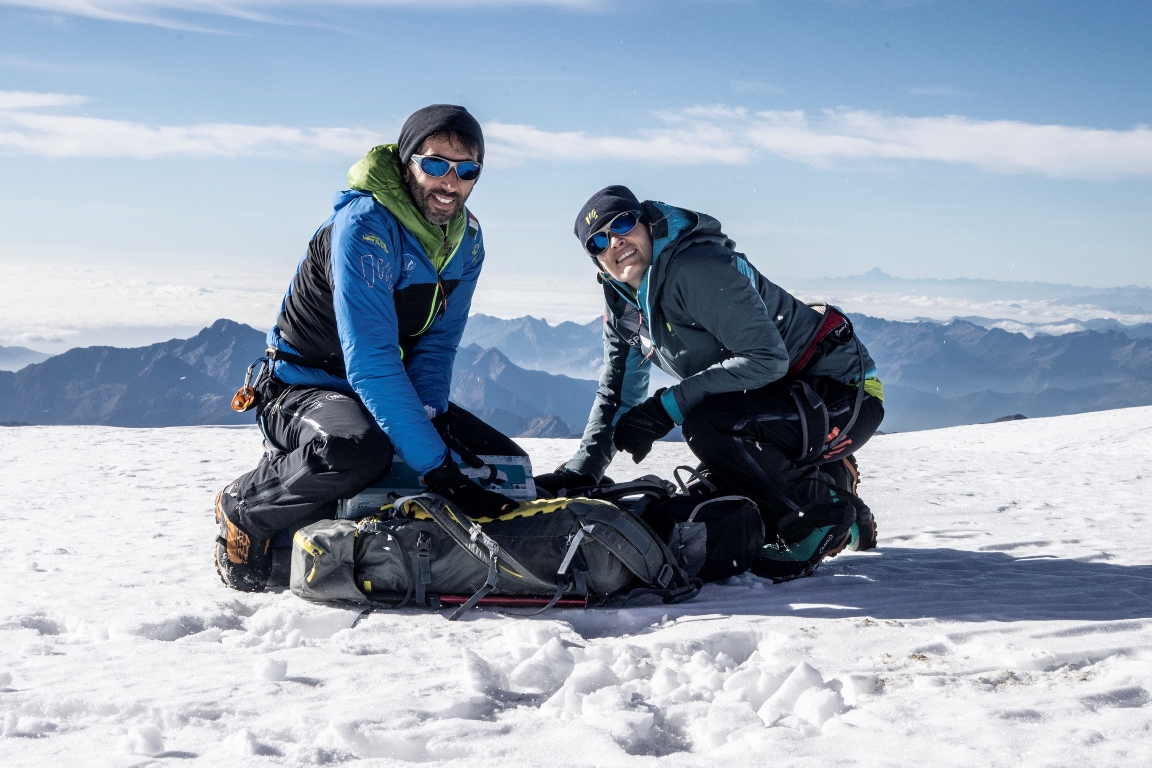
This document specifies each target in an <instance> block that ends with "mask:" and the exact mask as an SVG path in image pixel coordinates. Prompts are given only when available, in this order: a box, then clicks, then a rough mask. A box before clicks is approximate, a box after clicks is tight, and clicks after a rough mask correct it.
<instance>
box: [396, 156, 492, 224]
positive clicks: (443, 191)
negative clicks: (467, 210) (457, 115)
mask: <svg viewBox="0 0 1152 768" xmlns="http://www.w3.org/2000/svg"><path fill="white" fill-rule="evenodd" d="M416 154H418V155H436V156H437V157H442V158H444V159H445V160H479V159H480V158H479V156H478V155H477V153H476V152H470V151H468V150H467V149H465V148H464V146H463V145H462V144H460V143H459V142H457V141H454V140H453V139H452V138H451V137H448V136H434V137H432V138H429V139H428V140H427V141H425V142H424V144H423V145H422V146H421V147H420V151H419V152H417V153H416ZM401 174H402V175H403V178H404V183H405V184H406V185H407V186H408V194H410V195H411V196H412V201H413V202H415V203H416V207H417V208H418V209H419V210H420V213H422V214H424V218H426V219H427V220H428V221H430V222H432V223H433V224H437V225H439V226H444V225H445V224H447V223H448V222H450V221H452V217H453V216H455V215H456V213H457V211H459V210H460V209H461V208H463V207H464V201H465V200H467V199H468V195H470V194H471V193H472V187H473V186H474V185H475V184H476V181H477V180H476V179H473V180H472V181H460V179H459V178H457V176H456V170H455V169H452V170H450V171H448V173H446V174H445V175H443V176H440V177H436V176H429V175H428V174H426V173H424V171H422V170H420V166H419V164H418V163H416V162H415V161H411V162H409V163H408V165H406V166H404V168H402V169H401Z"/></svg>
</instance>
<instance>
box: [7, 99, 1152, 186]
mask: <svg viewBox="0 0 1152 768" xmlns="http://www.w3.org/2000/svg"><path fill="white" fill-rule="evenodd" d="M86 101H87V99H85V98H84V97H83V96H73V95H66V94H56V93H27V92H21V91H0V154H9V155H11V154H24V155H41V156H47V157H126V158H138V159H150V158H156V157H164V156H192V157H212V156H216V157H239V156H249V157H253V156H254V157H262V156H263V157H272V156H285V155H299V154H312V155H318V154H339V155H348V156H357V155H360V154H361V153H363V152H364V151H365V150H366V149H367V148H369V147H371V146H374V145H376V144H379V143H381V142H384V141H391V140H394V139H395V137H394V136H392V135H388V136H385V135H383V134H381V133H377V132H375V131H371V130H365V129H356V128H296V127H291V126H282V125H242V124H237V123H201V124H197V125H191V126H165V125H159V126H156V125H146V124H143V123H136V122H128V121H123V120H112V119H107V118H100V117H89V116H85V115H73V114H67V113H66V111H61V110H56V109H53V108H58V107H69V106H75V105H77V104H82V103H85V102H86ZM655 121H656V123H657V125H656V126H655V127H651V128H646V129H642V130H639V131H636V132H635V133H634V134H632V135H593V134H589V133H586V132H583V131H547V130H543V129H541V128H537V127H535V126H532V125H525V124H520V123H505V122H500V121H493V122H489V123H487V124H485V126H484V130H485V137H486V139H487V142H488V145H489V159H490V160H491V161H492V162H493V163H495V164H497V165H509V164H515V163H517V162H519V161H521V160H523V159H527V158H534V159H545V160H554V161H559V162H577V163H583V162H602V161H606V160H608V161H620V162H645V163H657V164H663V165H693V164H704V163H722V164H726V165H748V164H750V163H753V162H755V161H756V160H757V159H758V158H762V157H766V156H777V157H783V158H786V159H789V160H795V161H798V162H805V163H810V164H813V165H818V166H832V165H834V164H837V163H840V164H843V163H846V162H876V161H887V162H900V161H903V162H908V161H927V162H939V163H948V164H956V165H969V166H975V167H977V168H980V169H982V170H985V171H990V172H994V173H1014V174H1038V175H1043V176H1051V177H1066V178H1085V179H1115V178H1124V177H1150V176H1152V130H1150V129H1149V128H1148V127H1146V126H1139V127H1136V128H1132V129H1129V130H1107V129H1100V128H1084V127H1077V126H1066V125H1038V124H1034V123H1025V122H1019V121H1014V120H971V119H969V118H966V117H960V116H956V115H947V116H943V117H902V116H893V115H885V114H883V113H880V112H868V111H864V110H847V109H840V110H824V111H823V112H820V113H817V114H809V113H805V112H803V111H793V112H786V111H764V112H751V111H748V110H745V109H740V108H733V107H727V106H710V107H692V108H689V109H683V110H680V111H676V112H664V113H658V114H657V115H655Z"/></svg>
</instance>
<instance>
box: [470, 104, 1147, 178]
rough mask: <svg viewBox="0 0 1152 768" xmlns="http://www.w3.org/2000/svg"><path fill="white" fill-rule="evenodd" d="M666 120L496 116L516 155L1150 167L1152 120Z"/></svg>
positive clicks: (1035, 170)
mask: <svg viewBox="0 0 1152 768" xmlns="http://www.w3.org/2000/svg"><path fill="white" fill-rule="evenodd" d="M658 119H659V120H660V121H661V122H662V123H663V125H662V126H661V127H658V128H651V129H647V130H644V131H641V132H639V133H638V134H637V135H636V136H631V137H609V136H589V135H587V134H585V133H578V132H566V133H552V132H545V131H541V130H539V129H536V128H533V127H532V126H527V125H512V124H506V123H498V122H497V123H490V124H488V125H487V126H485V130H486V131H487V135H489V136H490V137H491V140H492V141H493V143H495V144H497V145H498V146H501V147H503V148H504V149H505V150H506V151H507V152H508V155H509V157H510V158H517V157H520V158H525V157H535V158H544V157H553V158H556V159H562V160H577V159H584V160H589V159H615V160H646V161H652V162H658V163H666V164H684V163H717V162H718V163H727V164H733V165H742V164H746V163H749V162H751V161H753V160H754V159H755V158H756V157H758V156H763V155H776V156H779V157H783V158H786V159H790V160H796V161H800V162H805V163H811V164H814V165H822V166H828V165H831V164H833V163H836V162H844V161H934V162H941V163H952V164H963V165H972V166H976V167H978V168H981V169H983V170H986V171H991V172H994V173H1022V174H1039V175H1043V176H1053V177H1068V178H1091V179H1112V178H1121V177H1148V176H1152V130H1149V129H1148V128H1147V127H1146V126H1140V127H1136V128H1133V129H1131V130H1126V131H1117V130H1103V129H1097V128H1082V127H1076V126H1065V125H1037V124H1034V123H1024V122H1019V121H1015V120H971V119H969V118H966V117H960V116H956V115H947V116H944V117H901V116H893V115H885V114H882V113H879V112H868V111H864V110H847V109H839V110H824V111H823V112H820V113H818V114H814V115H810V114H808V113H805V112H802V111H792V112H787V111H764V112H750V111H748V110H744V109H739V108H732V107H725V106H715V107H694V108H690V109H685V110H681V111H679V112H675V113H664V114H661V115H658Z"/></svg>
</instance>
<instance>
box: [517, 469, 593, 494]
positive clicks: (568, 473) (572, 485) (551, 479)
mask: <svg viewBox="0 0 1152 768" xmlns="http://www.w3.org/2000/svg"><path fill="white" fill-rule="evenodd" d="M532 482H534V483H535V484H536V496H537V497H538V498H541V499H554V498H556V497H558V496H563V495H565V494H566V493H567V492H568V491H571V490H574V489H576V488H587V487H589V486H591V485H596V478H594V477H592V476H591V475H586V474H584V473H583V472H577V471H575V470H572V469H565V468H564V467H563V466H561V467H559V468H558V469H557V470H556V471H555V472H549V473H548V474H546V475H536V476H535V477H533V478H532Z"/></svg>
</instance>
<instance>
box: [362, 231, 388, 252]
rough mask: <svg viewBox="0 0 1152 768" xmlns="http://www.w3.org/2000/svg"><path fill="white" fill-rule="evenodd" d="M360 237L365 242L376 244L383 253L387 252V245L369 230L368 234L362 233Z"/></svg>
mask: <svg viewBox="0 0 1152 768" xmlns="http://www.w3.org/2000/svg"><path fill="white" fill-rule="evenodd" d="M360 239H361V240H363V241H364V242H366V243H371V244H372V245H377V246H379V247H380V248H381V249H383V251H384V253H388V245H387V244H386V243H385V242H384V241H383V240H381V239H380V238H379V237H378V236H377V235H374V234H372V233H371V232H369V233H368V234H366V235H363V236H362V237H361V238H360Z"/></svg>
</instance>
